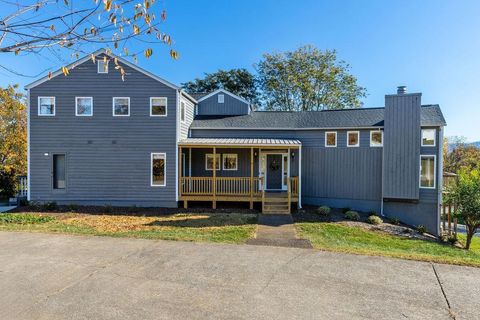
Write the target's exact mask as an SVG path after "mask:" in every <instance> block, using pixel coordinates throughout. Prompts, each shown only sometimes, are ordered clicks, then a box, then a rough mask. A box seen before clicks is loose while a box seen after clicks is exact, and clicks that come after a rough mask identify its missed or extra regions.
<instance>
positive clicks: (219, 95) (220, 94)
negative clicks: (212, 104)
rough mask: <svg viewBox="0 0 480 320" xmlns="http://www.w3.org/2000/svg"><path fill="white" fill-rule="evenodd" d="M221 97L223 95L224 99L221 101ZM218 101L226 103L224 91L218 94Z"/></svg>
mask: <svg viewBox="0 0 480 320" xmlns="http://www.w3.org/2000/svg"><path fill="white" fill-rule="evenodd" d="M220 97H222V101H220ZM217 103H225V95H224V94H222V93H219V94H218V95H217Z"/></svg>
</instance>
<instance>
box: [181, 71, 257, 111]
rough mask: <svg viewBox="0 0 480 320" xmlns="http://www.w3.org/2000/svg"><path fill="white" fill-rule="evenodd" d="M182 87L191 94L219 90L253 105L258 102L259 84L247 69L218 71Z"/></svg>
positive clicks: (206, 74) (183, 84)
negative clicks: (228, 92) (230, 93)
mask: <svg viewBox="0 0 480 320" xmlns="http://www.w3.org/2000/svg"><path fill="white" fill-rule="evenodd" d="M182 87H183V88H184V89H185V90H186V91H187V92H189V93H195V92H212V91H215V90H217V89H225V90H228V91H230V92H232V93H234V94H236V95H238V96H240V97H242V98H244V99H246V100H248V101H250V102H251V103H256V102H257V100H258V99H257V83H256V80H255V77H254V75H252V74H251V73H250V72H248V70H247V69H243V68H242V69H231V70H218V71H217V72H214V73H205V76H204V78H203V79H199V78H197V79H195V80H193V81H189V82H185V83H182Z"/></svg>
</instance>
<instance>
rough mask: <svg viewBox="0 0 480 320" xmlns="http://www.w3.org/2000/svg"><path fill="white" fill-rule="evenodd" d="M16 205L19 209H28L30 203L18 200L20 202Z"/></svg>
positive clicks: (25, 200)
mask: <svg viewBox="0 0 480 320" xmlns="http://www.w3.org/2000/svg"><path fill="white" fill-rule="evenodd" d="M18 205H19V206H20V207H28V206H29V205H30V202H28V200H27V199H20V201H18Z"/></svg>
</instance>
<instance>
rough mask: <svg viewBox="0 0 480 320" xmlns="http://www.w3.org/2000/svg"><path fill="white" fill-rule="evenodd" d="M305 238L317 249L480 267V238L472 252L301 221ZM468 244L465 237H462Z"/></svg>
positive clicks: (363, 230) (376, 232) (300, 228)
mask: <svg viewBox="0 0 480 320" xmlns="http://www.w3.org/2000/svg"><path fill="white" fill-rule="evenodd" d="M296 227H297V230H298V232H299V234H300V236H301V237H303V238H306V239H309V240H310V241H311V242H312V245H313V246H314V248H316V249H322V250H328V251H335V252H346V253H354V254H363V255H375V256H386V257H395V258H402V259H410V260H420V261H430V262H438V263H449V264H457V265H468V266H476V267H480V238H478V237H475V238H474V240H473V243H472V247H471V249H470V251H466V250H463V249H459V248H456V247H452V246H450V245H448V244H442V243H439V242H434V241H427V240H417V239H407V238H404V237H399V236H394V235H390V234H386V233H383V232H379V231H370V230H365V229H363V228H360V227H354V226H348V225H344V224H341V223H327V222H298V223H296ZM459 237H460V241H464V240H465V238H464V236H463V235H459Z"/></svg>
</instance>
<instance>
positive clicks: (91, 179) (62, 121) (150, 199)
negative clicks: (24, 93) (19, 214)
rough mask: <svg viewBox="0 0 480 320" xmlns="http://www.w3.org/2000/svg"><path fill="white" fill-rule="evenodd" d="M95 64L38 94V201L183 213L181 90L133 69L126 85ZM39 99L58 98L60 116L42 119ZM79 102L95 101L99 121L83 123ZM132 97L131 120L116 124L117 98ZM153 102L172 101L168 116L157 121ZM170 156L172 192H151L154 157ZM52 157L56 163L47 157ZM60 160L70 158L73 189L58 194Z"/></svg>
mask: <svg viewBox="0 0 480 320" xmlns="http://www.w3.org/2000/svg"><path fill="white" fill-rule="evenodd" d="M113 67H114V64H113V62H111V63H110V64H109V73H108V74H97V71H96V65H94V64H93V63H92V62H91V61H90V60H88V61H87V62H85V63H83V64H81V65H79V66H77V67H76V68H74V69H73V70H71V72H70V75H69V76H67V77H64V76H63V75H60V76H57V77H54V78H52V79H51V80H49V81H47V82H44V83H42V84H40V85H38V86H37V87H34V88H32V89H31V90H30V187H31V190H30V193H31V199H32V200H40V201H57V202H59V203H70V202H72V203H73V202H75V203H81V204H90V203H92V204H102V203H103V204H105V203H111V204H114V205H116V204H118V205H121V204H125V205H129V204H136V205H158V206H170V207H171V206H176V187H175V186H176V178H175V172H176V167H177V164H176V140H175V139H176V107H177V94H176V90H175V89H173V88H171V87H168V86H166V85H164V84H163V83H161V82H158V81H156V80H154V79H152V78H150V77H148V76H146V75H144V74H143V73H140V72H138V71H136V70H134V69H132V68H129V67H128V66H123V67H124V68H125V71H126V73H127V74H126V78H125V81H122V80H121V77H120V73H119V72H118V71H115V70H114V69H113ZM38 96H55V98H56V115H55V116H54V117H39V116H38V115H37V100H38V99H37V98H38ZM75 96H92V97H93V105H94V107H93V116H92V117H76V116H75ZM115 96H121V97H130V116H129V117H113V116H112V97H115ZM150 97H167V99H168V112H167V114H168V116H167V117H150V116H149V112H150V111H149V108H150V104H149V103H150V102H149V98H150ZM152 152H160V153H166V158H167V159H166V186H165V187H151V186H150V154H151V153H152ZM46 153H48V156H45V154H46ZM52 153H65V154H66V155H67V188H66V190H65V192H54V190H52V157H51V154H52Z"/></svg>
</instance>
